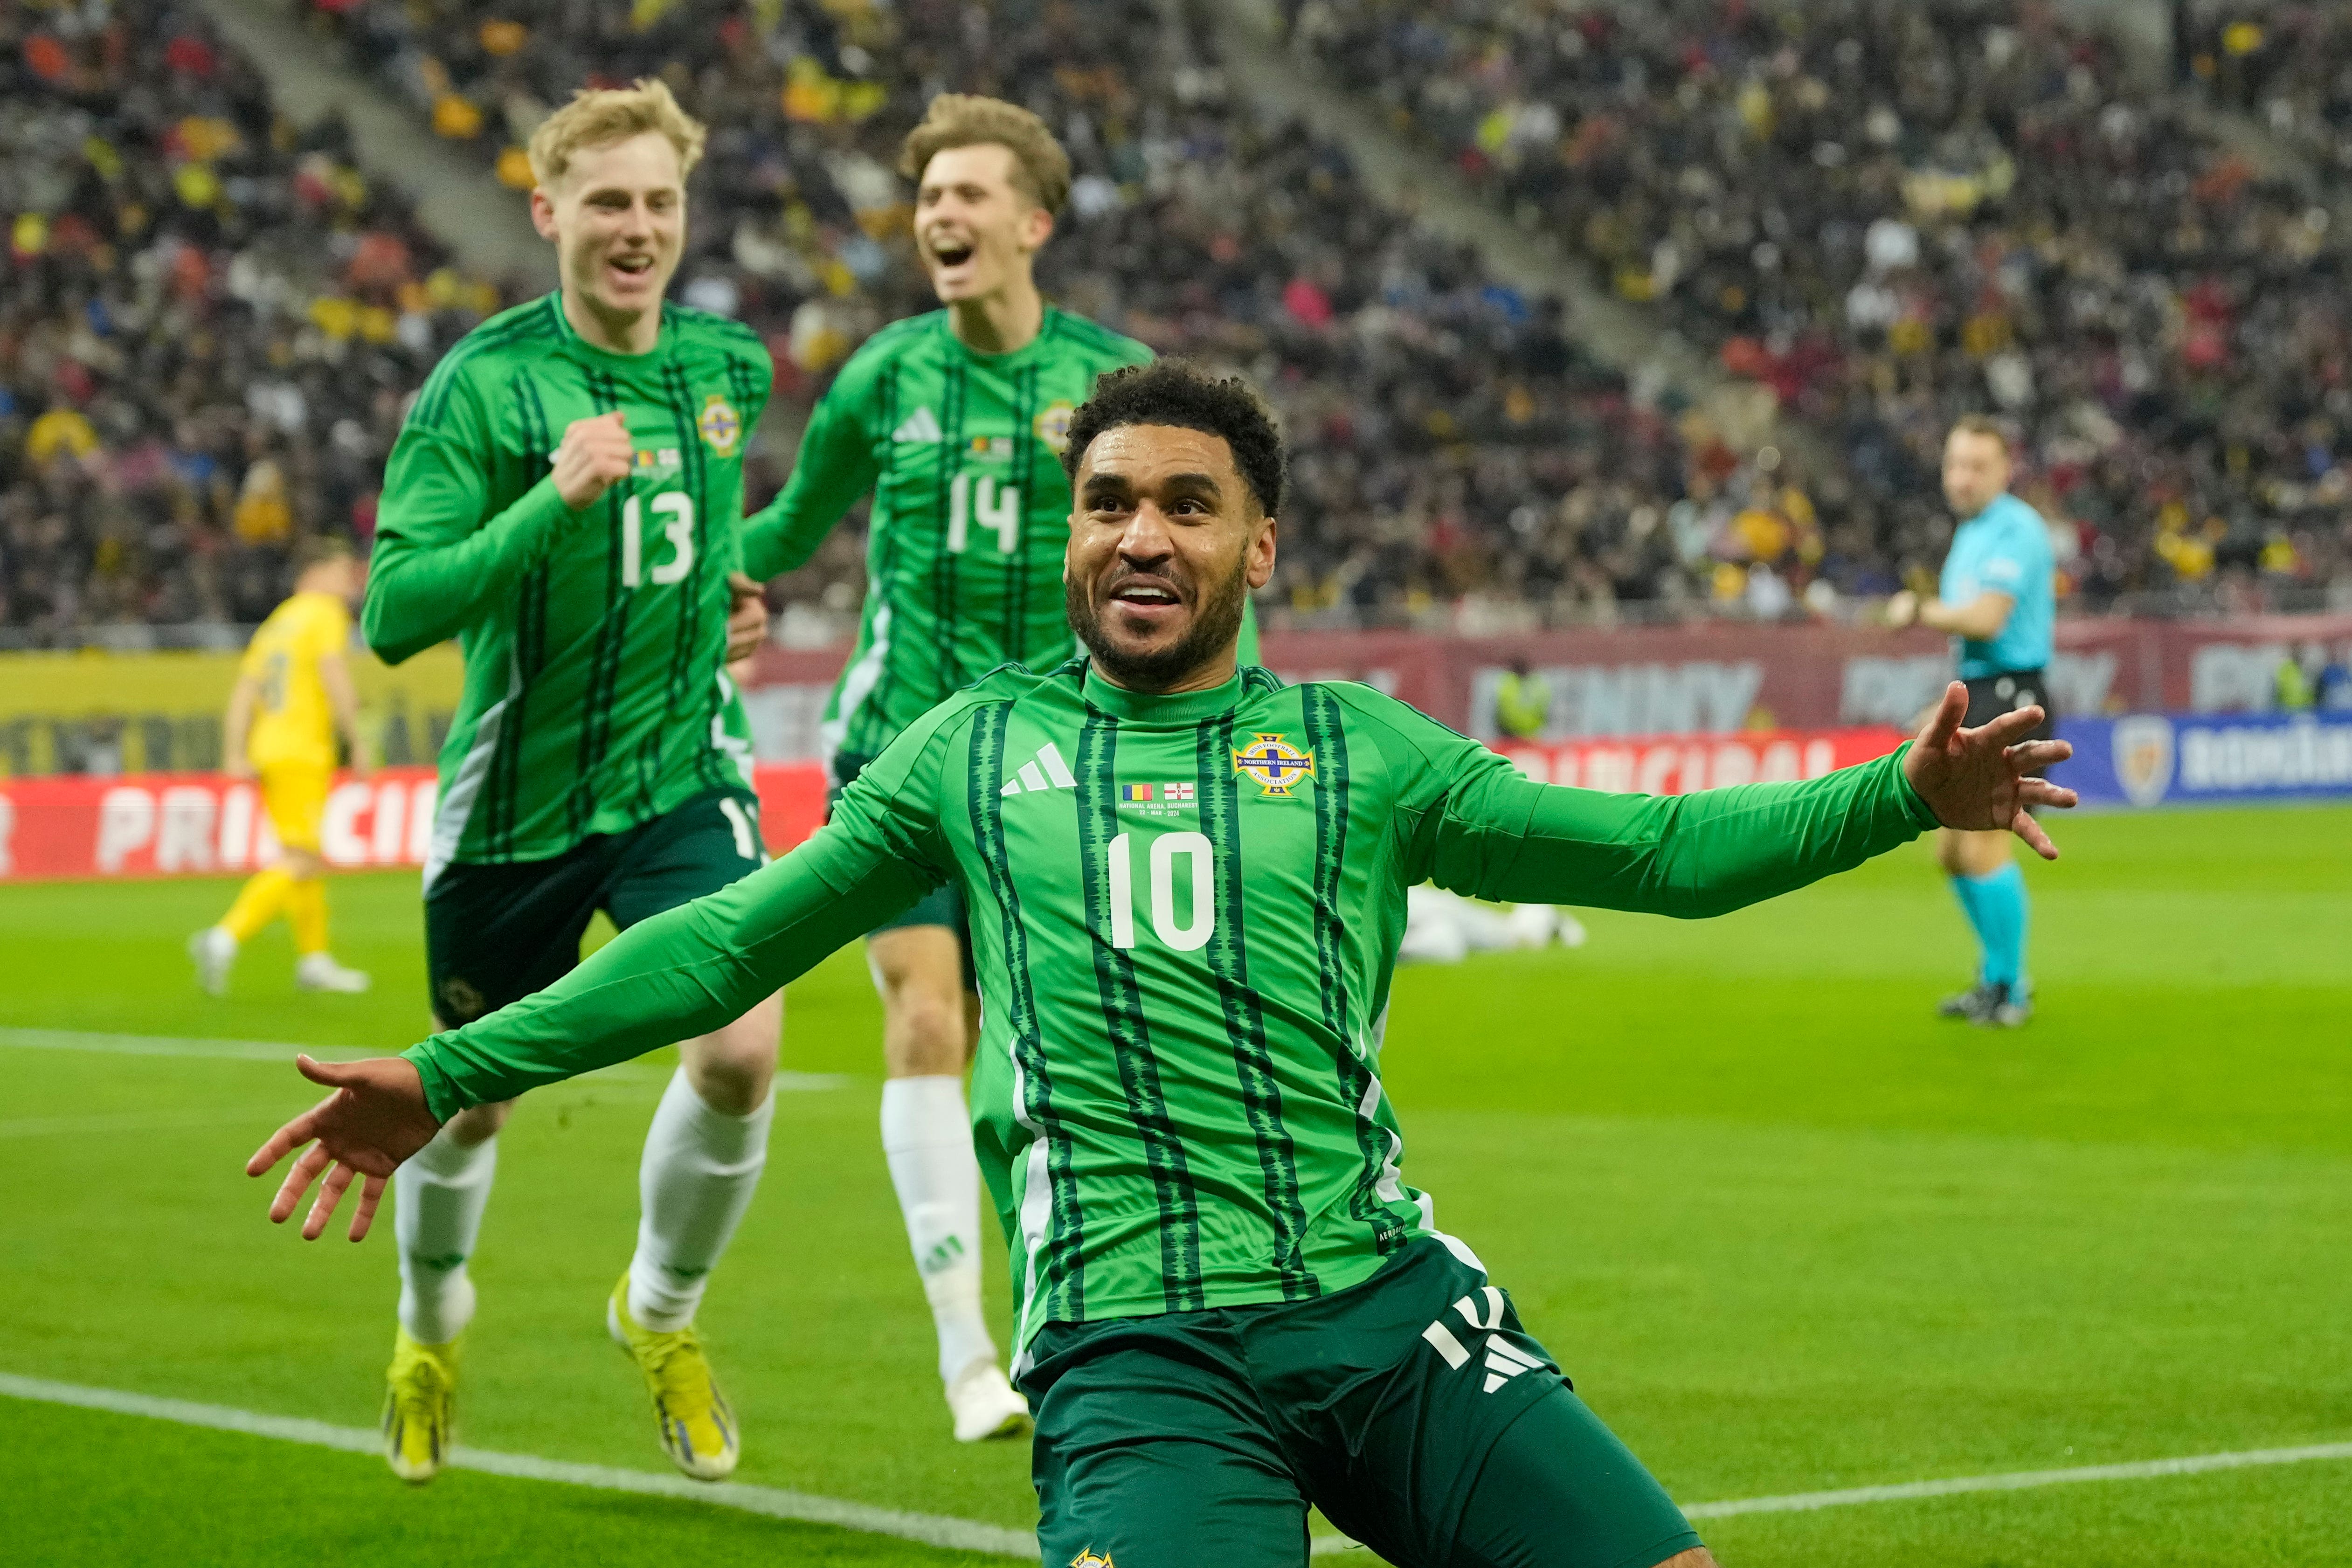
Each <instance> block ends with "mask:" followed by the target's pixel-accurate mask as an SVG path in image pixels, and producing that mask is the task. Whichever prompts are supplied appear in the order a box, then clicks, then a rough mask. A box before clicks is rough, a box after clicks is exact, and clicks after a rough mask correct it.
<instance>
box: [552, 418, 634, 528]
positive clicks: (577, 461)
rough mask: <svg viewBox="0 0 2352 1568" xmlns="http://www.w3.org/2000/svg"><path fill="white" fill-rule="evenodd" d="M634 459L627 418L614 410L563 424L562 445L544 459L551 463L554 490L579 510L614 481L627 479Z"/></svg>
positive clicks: (592, 502)
mask: <svg viewBox="0 0 2352 1568" xmlns="http://www.w3.org/2000/svg"><path fill="white" fill-rule="evenodd" d="M548 461H549V462H550V463H551V464H552V465H554V475H553V477H554V480H555V493H556V494H557V495H559V496H561V497H563V504H564V505H565V506H567V507H571V508H572V510H573V511H575V512H579V511H584V510H586V509H587V508H588V507H593V506H594V505H595V504H596V502H597V501H598V500H599V499H600V498H602V497H603V496H604V492H605V491H607V490H609V489H611V488H612V487H613V486H614V482H615V481H617V480H621V479H625V478H627V477H628V476H629V467H630V465H631V464H632V463H633V462H634V461H635V448H634V447H633V446H631V445H630V444H629V424H628V421H626V420H625V419H624V418H622V417H621V415H620V414H618V413H600V414H598V415H597V416H596V417H595V418H593V419H575V420H573V421H572V423H570V424H567V425H565V426H564V427H563V441H562V444H561V445H559V446H557V447H556V449H555V455H553V456H552V457H551V458H549V459H548Z"/></svg>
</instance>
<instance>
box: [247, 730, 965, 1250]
mask: <svg viewBox="0 0 2352 1568" xmlns="http://www.w3.org/2000/svg"><path fill="white" fill-rule="evenodd" d="M935 733H936V732H935V731H934V732H932V734H935ZM930 738H931V735H925V736H922V737H917V736H916V735H915V733H914V732H911V731H910V732H909V735H908V736H905V737H900V740H899V742H898V744H897V745H895V746H893V747H891V748H890V749H889V750H887V751H885V752H884V753H883V755H882V756H881V758H877V760H876V762H875V763H874V765H873V767H871V768H868V769H867V770H866V776H864V777H862V778H860V779H859V780H858V782H857V783H856V784H855V785H853V786H851V788H850V790H849V793H848V794H847V795H846V796H845V797H844V798H843V800H841V801H840V803H839V804H838V805H837V806H836V808H835V820H834V821H833V822H832V823H831V824H829V825H828V826H826V827H824V828H823V829H820V830H819V831H818V832H817V834H816V836H815V837H814V838H812V839H811V840H810V841H808V842H807V843H805V844H803V845H802V846H801V847H800V848H799V849H796V850H794V851H793V852H792V853H791V854H788V855H786V856H784V858H783V859H782V860H779V861H776V862H772V863H771V864H770V865H768V866H766V867H764V868H763V869H761V870H760V871H757V872H754V873H751V875H750V876H747V877H745V878H744V879H743V880H742V881H740V882H738V883H735V884H734V885H732V886H730V887H727V888H724V889H721V890H720V891H719V892H718V893H714V894H710V895H709V897H707V898H701V899H697V900H696V901H695V902H693V903H692V904H684V905H681V906H680V907H678V908H677V909H673V910H670V911H669V912H667V914H664V915H656V916H654V917H653V918H652V919H650V920H646V921H643V922H640V923H639V924H637V925H633V926H631V927H630V928H629V929H628V930H626V931H625V932H623V933H622V934H621V935H620V936H616V937H614V939H613V940H612V941H611V942H610V943H607V944H606V945H605V946H604V948H603V949H601V950H600V951H599V952H598V953H597V954H596V955H595V956H593V957H592V958H590V959H589V960H588V961H587V962H586V963H584V964H583V965H581V966H580V967H578V968H576V969H574V970H572V972H571V973H570V974H568V975H566V976H565V977H563V978H562V979H561V980H558V981H557V982H556V983H555V984H554V985H552V986H550V987H549V988H547V989H545V990H543V991H541V992H539V993H537V994H536V995H533V996H530V997H526V998H523V999H522V1000H521V1001H519V1002H517V1003H515V1004H514V1005H513V1006H511V1007H506V1008H501V1009H499V1010H498V1011H497V1012H494V1013H492V1014H490V1015H489V1016H488V1018H484V1019H477V1020H475V1021H474V1022H472V1023H469V1024H467V1025H466V1026H465V1027H464V1028H463V1029H456V1030H447V1031H446V1032H444V1033H441V1034H436V1035H435V1036H434V1037H433V1038H432V1039H430V1040H425V1042H424V1043H423V1044H421V1045H417V1046H414V1047H411V1048H410V1049H409V1050H408V1051H405V1052H404V1053H403V1054H402V1055H401V1056H399V1057H386V1058H377V1059H375V1060H373V1061H357V1062H350V1063H346V1064H341V1065H332V1064H321V1063H318V1062H313V1061H308V1060H307V1059H305V1060H304V1061H303V1062H302V1063H301V1069H302V1072H303V1075H304V1076H305V1077H307V1078H310V1080H312V1081H313V1082H319V1083H324V1084H328V1085H330V1086H331V1087H332V1088H333V1089H334V1092H333V1093H332V1094H330V1095H329V1096H328V1097H327V1098H326V1099H325V1100H322V1101H320V1103H318V1104H317V1105H315V1106H313V1107H312V1108H311V1109H310V1110H309V1111H307V1112H305V1113H303V1114H301V1115H299V1116H297V1117H296V1118H295V1119H294V1120H292V1121H291V1122H289V1123H287V1124H286V1125H285V1126H283V1127H280V1128H279V1129H278V1132H277V1134H275V1135H274V1136H272V1137H271V1138H270V1140H269V1141H268V1143H266V1144H264V1145H262V1146H261V1147H260V1148H259V1149H258V1150H257V1151H256V1152H255V1154H254V1156H253V1158H252V1159H251V1160H250V1161H248V1162H247V1165H246V1174H247V1175H248V1176H260V1175H262V1174H263V1173H264V1172H266V1171H268V1169H269V1168H270V1167H271V1166H275V1165H276V1164H277V1163H278V1161H279V1160H281V1159H283V1158H285V1157H286V1155H288V1154H289V1153H290V1152H291V1151H293V1150H294V1149H296V1148H299V1147H300V1146H301V1145H304V1144H306V1143H311V1142H312V1141H313V1140H316V1142H315V1144H314V1145H313V1146H312V1147H311V1148H310V1149H309V1150H308V1151H306V1152H305V1153H304V1154H303V1155H302V1156H301V1158H300V1159H299V1161H297V1162H296V1164H295V1166H294V1168H293V1170H292V1171H291V1172H290V1173H289V1175H288V1176H287V1178H286V1183H285V1185H284V1186H282V1187H281V1188H280V1189H279V1190H278V1197H277V1200H276V1201H275V1202H274V1203H273V1204H272V1205H271V1206H270V1210H269V1217H270V1218H271V1219H273V1220H277V1221H283V1220H284V1219H286V1218H288V1217H289V1215H291V1214H292V1213H293V1212H294V1210H295V1208H296V1207H299V1204H300V1202H301V1198H302V1194H303V1192H304V1191H305V1190H306V1189H307V1188H308V1187H309V1186H310V1183H311V1181H312V1180H314V1179H316V1178H317V1177H318V1176H320V1173H321V1172H324V1173H326V1177H327V1179H326V1183H325V1185H324V1186H322V1187H321V1189H320V1195H319V1199H318V1202H317V1203H316V1204H315V1205H314V1206H313V1207H312V1208H311V1211H310V1218H309V1219H308V1220H307V1221H306V1222H305V1223H304V1225H303V1228H302V1234H303V1236H304V1237H305V1238H306V1239H316V1238H317V1237H318V1236H319V1235H320V1233H321V1232H322V1231H323V1230H324V1229H325V1228H326V1224H327V1220H328V1219H329V1218H330V1217H331V1215H332V1213H333V1211H334V1207H335V1205H336V1203H337V1201H338V1200H339V1199H340V1198H341V1196H342V1193H343V1191H344V1190H345V1189H346V1188H347V1187H349V1186H350V1185H351V1183H352V1180H353V1178H354V1176H364V1177H366V1178H367V1179H366V1181H365V1183H364V1184H363V1186H362V1191H361V1202H360V1208H359V1211H358V1213H357V1214H355V1215H354V1216H353V1217H352V1239H353V1240H354V1241H356V1240H358V1239H360V1238H361V1237H362V1236H364V1235H365V1234H367V1228H368V1222H369V1219H370V1218H371V1217H372V1216H373V1213H374V1209H375V1199H376V1197H377V1196H378V1195H379V1194H380V1193H381V1192H382V1190H383V1178H384V1177H386V1176H390V1175H391V1174H392V1172H393V1169H394V1166H398V1165H399V1164H400V1162H401V1161H403V1160H404V1159H406V1158H407V1157H408V1156H409V1155H413V1154H415V1152H416V1151H417V1150H418V1149H420V1148H422V1147H424V1146H425V1144H426V1143H427V1142H428V1141H429V1140H430V1139H431V1138H432V1136H433V1134H434V1132H435V1130H436V1129H437V1128H438V1127H439V1126H440V1124H442V1123H443V1122H446V1120H448V1119H449V1117H451V1116H452V1115H454V1114H456V1113H457V1112H458V1111H460V1110H462V1109H464V1108H465V1107H466V1106H468V1105H478V1104H481V1103H485V1102H487V1101H492V1100H507V1099H511V1098H513V1097H514V1096H515V1095H518V1094H520V1093H522V1092H524V1091H525V1090H528V1089H533V1088H536V1087H538V1086H539V1085H541V1084H543V1083H553V1082H558V1081H559V1080H562V1079H565V1078H572V1077H576V1076H578V1075H579V1074H581V1073H583V1072H588V1071H593V1070H595V1069H596V1068H599V1067H604V1066H609V1065H611V1064H612V1063H614V1062H615V1061H625V1060H626V1059H627V1058H629V1057H632V1056H637V1055H640V1054H642V1053H644V1052H646V1051H652V1050H655V1049H656V1048H658V1047H660V1046H664V1045H667V1044H669V1043H671V1042H672V1041H674V1040H686V1039H689V1038H691V1037H693V1036H695V1035H698V1034H708V1033H709V1032H710V1031H711V1030H714V1029H717V1028H719V1026H720V1025H722V1024H725V1023H727V1022H729V1021H730V1020H731V1019H735V1018H738V1017H740V1015H741V1014H742V1013H743V1012H745V1011H746V1010H747V1009H750V1008H751V1005H752V1004H753V1003H754V1002H757V1001H759V1000H761V998H765V997H767V996H768V995H769V994H771V993H772V992H773V991H775V990H777V989H778V988H781V987H782V985H783V984H784V983H785V982H786V981H788V980H792V979H793V978H795V977H798V976H800V975H802V974H803V973H804V972H806V971H807V970H808V968H809V967H811V966H812V965H814V964H815V963H816V962H818V961H819V960H820V959H822V958H824V956H825V955H827V954H828V953H831V952H832V951H833V950H834V949H835V948H836V947H840V946H844V945H845V944H846V943H848V942H850V941H851V940H852V939H854V938H855V937H856V936H858V935H860V934H861V933H863V932H866V931H869V930H871V929H873V928H874V927H875V926H877V925H880V924H881V923H882V922H883V921H884V920H887V919H888V918H889V917H890V916H891V915H896V914H898V912H899V911H900V910H902V909H905V908H906V907H907V906H908V904H912V903H913V902H914V901H915V900H916V899H918V898H919V897H921V896H922V895H923V894H924V893H926V892H928V891H929V889H930V888H932V887H934V886H937V885H938V884H939V882H940V879H941V877H942V876H943V875H944V874H945V873H944V870H943V869H942V868H944V866H945V864H946V859H945V856H944V854H943V852H941V851H940V849H939V846H938V843H937V840H936V838H935V836H934V834H935V828H934V826H933V824H932V823H931V822H930V821H929V816H928V813H927V812H926V811H925V810H923V809H921V808H920V807H919V805H918V806H913V807H909V806H905V805H902V804H901V803H900V800H901V799H907V800H916V801H920V800H926V799H929V794H930V791H931V790H932V789H935V788H936V783H937V779H938V771H937V768H938V763H937V760H936V755H935V751H936V749H937V748H934V747H931V746H929V744H928V743H929V739H930ZM910 741H911V742H912V744H911V745H910ZM877 780H878V781H877Z"/></svg>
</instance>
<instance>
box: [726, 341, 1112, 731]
mask: <svg viewBox="0 0 2352 1568" xmlns="http://www.w3.org/2000/svg"><path fill="white" fill-rule="evenodd" d="M1150 358H1151V350H1150V349H1148V348H1146V347H1144V346H1143V345H1142V344H1141V343H1139V342H1137V341H1136V340H1133V339H1132V338H1123V337H1121V336H1119V335H1118V333H1116V332H1113V331H1111V330H1109V329H1108V328H1104V327H1098V326H1097V325H1095V324H1094V323H1093V322H1091V321H1088V320H1086V319H1082V318H1080V317H1076V316H1072V315H1069V314H1068V313H1066V312H1065V311H1061V310H1056V309H1054V308H1051V307H1048V308H1047V309H1046V311H1045V321H1044V323H1043V325H1042V326H1041V327H1040V328H1039V329H1038V332H1037V336H1036V337H1034V338H1033V339H1031V340H1029V341H1028V342H1027V343H1025V344H1024V345H1022V346H1021V347H1020V348H1018V349H1015V350H1013V351H1012V352H1011V353H1006V354H982V353H976V352H974V351H973V350H970V349H967V348H966V347H964V345H963V344H962V342H961V340H958V339H957V337H956V335H955V333H954V331H953V330H952V329H950V325H949V320H948V313H947V312H946V311H944V310H934V311H931V312H929V314H927V315H922V316H916V317H912V318H909V319H907V320H904V321H900V322H898V323H896V324H895V325H892V326H889V327H886V328H884V329H882V330H881V331H879V332H877V333H876V334H875V335H874V336H873V337H872V338H871V339H869V340H867V341H866V345H865V346H864V347H863V348H861V349H859V350H858V351H857V352H856V354H855V355H853V356H852V357H851V359H850V361H849V363H848V364H846V365H845V366H843V367H842V371H841V374H840V376H839V377H838V378H837V379H836V380H835V382H834V384H833V387H832V390H831V391H829V392H826V393H825V396H824V401H823V402H820V403H819V404H818V405H817V409H816V412H815V413H814V414H813V415H812V416H811V418H810V420H809V427H808V431H807V434H804V435H803V437H802V439H801V450H800V457H799V460H798V462H796V463H795V464H794V465H793V476H792V479H791V482H790V483H789V484H787V485H786V486H784V490H783V493H782V495H780V496H778V497H776V499H775V502H774V504H773V505H772V506H770V507H767V508H766V509H765V510H763V511H762V512H761V513H760V514H759V515H758V516H756V517H752V518H751V520H750V522H749V523H748V524H747V525H746V528H745V543H744V555H745V560H746V563H747V566H746V570H749V571H750V572H751V575H752V576H754V577H757V578H761V579H762V580H765V579H767V578H769V577H772V576H775V575H776V574H778V573H780V572H783V571H789V570H792V569H793V568H794V567H797V566H799V565H800V564H801V563H802V562H803V561H805V560H807V559H809V557H810V555H811V554H813V553H814V551H815V549H816V547H817V543H818V541H819V540H820V539H822V538H824V534H825V532H826V530H827V529H829V528H832V527H833V526H834V524H835V522H837V521H839V520H840V518H841V517H842V514H844V513H845V512H846V511H848V509H849V508H850V507H852V506H854V505H855V504H856V501H857V499H858V497H861V496H863V495H865V494H866V492H867V491H868V490H871V491H873V493H874V512H873V517H872V520H871V523H870V525H869V528H868V533H867V548H866V582H867V586H866V605H865V609H864V612H863V613H862V614H861V615H860V617H859V620H858V626H857V643H856V647H855V649H853V651H852V652H851V654H850V659H849V664H848V665H847V666H846V667H845V669H844V670H843V671H842V674H841V679H840V681H839V683H838V684H837V685H835V688H834V694H833V700H832V702H831V704H830V705H829V706H828V707H827V708H826V710H825V719H824V731H823V735H824V746H825V751H826V754H827V756H828V758H830V757H832V756H834V755H835V754H841V753H846V754H848V755H850V756H853V757H858V758H871V757H874V756H876V755H877V754H878V753H880V752H881V751H882V749H883V748H884V747H887V746H888V745H889V743H890V742H891V741H892V740H893V739H895V738H897V737H898V732H899V731H900V730H902V729H904V728H906V727H907V726H908V725H909V724H912V723H913V722H914V721H915V720H916V719H917V718H919V716H922V715H923V714H924V713H926V712H928V711H929V709H930V708H931V706H933V705H934V704H936V703H938V702H940V700H941V699H942V698H944V697H945V696H947V695H948V694H949V693H950V692H952V691H954V690H956V689H957V688H958V687H960V686H962V685H966V684H967V683H969V682H971V681H976V680H978V679H979V678H980V677H981V676H982V675H984V674H988V672H989V671H991V670H992V669H994V668H996V667H997V666H998V665H999V664H1026V665H1028V666H1029V667H1031V668H1033V669H1045V668H1050V667H1051V666H1053V665H1055V664H1059V663H1061V661H1062V660H1064V659H1065V658H1067V657H1068V656H1069V654H1070V653H1071V651H1072V649H1073V648H1074V647H1075V646H1076V642H1075V640H1074V639H1073V638H1072V636H1071V633H1070V627H1069V622H1068V620H1067V619H1066V616H1065V613H1064V611H1063V606H1062V594H1061V570H1062V550H1063V547H1064V546H1065V545H1066V543H1067V542H1068V539H1069V536H1070V524H1069V519H1070V485H1069V480H1068V479H1067V478H1066V476H1064V474H1063V473H1062V449H1063V447H1064V446H1066V444H1068V443H1067V434H1068V431H1069V425H1070V415H1071V413H1073V412H1075V411H1076V408H1077V406H1078V405H1079V404H1080V403H1082V402H1086V401H1087V398H1089V397H1090V396H1092V395H1093V393H1094V386H1095V378H1096V377H1097V376H1099V375H1101V374H1102V373H1103V372H1104V371H1115V370H1118V369H1119V368H1121V367H1122V366H1126V365H1139V364H1143V363H1145V362H1146V361H1149V360H1150Z"/></svg>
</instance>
